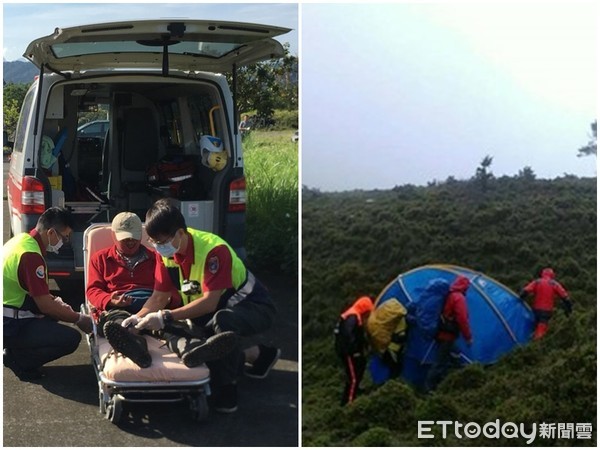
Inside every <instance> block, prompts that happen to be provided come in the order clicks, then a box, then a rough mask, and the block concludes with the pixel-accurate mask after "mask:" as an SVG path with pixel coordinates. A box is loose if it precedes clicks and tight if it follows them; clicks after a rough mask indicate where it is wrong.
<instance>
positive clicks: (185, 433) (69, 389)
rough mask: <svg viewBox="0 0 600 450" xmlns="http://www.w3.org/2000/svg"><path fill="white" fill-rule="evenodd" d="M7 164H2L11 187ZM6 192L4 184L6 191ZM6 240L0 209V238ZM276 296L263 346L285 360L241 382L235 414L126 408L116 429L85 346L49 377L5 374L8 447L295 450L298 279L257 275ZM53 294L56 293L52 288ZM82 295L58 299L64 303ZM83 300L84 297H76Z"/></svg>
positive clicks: (177, 407)
mask: <svg viewBox="0 0 600 450" xmlns="http://www.w3.org/2000/svg"><path fill="white" fill-rule="evenodd" d="M6 170H7V164H6V163H5V164H4V180H6ZM4 185H5V184H4ZM8 236H9V225H8V211H7V206H6V201H3V237H4V242H6V240H7V239H8ZM256 275H257V277H258V278H259V279H261V281H263V282H264V284H266V285H267V287H268V288H269V290H270V291H271V295H272V297H273V299H274V300H275V302H276V304H277V307H278V311H279V313H278V321H277V323H276V324H275V325H274V327H273V328H272V329H271V330H269V331H268V332H267V333H266V334H265V335H264V336H263V337H262V339H261V342H264V343H266V344H272V345H278V346H279V347H280V348H281V350H282V355H281V359H280V360H279V361H278V363H277V364H276V365H275V367H274V368H273V370H272V371H271V373H270V374H269V376H268V377H267V378H266V379H264V380H254V379H250V378H247V377H242V378H241V379H240V380H239V389H238V390H239V395H238V405H239V408H238V411H237V412H235V413H232V414H220V413H217V412H213V411H211V412H210V415H209V417H208V419H207V421H206V422H203V423H198V422H194V421H193V420H192V417H191V414H190V412H189V409H188V406H187V404H186V403H175V404H159V403H154V404H125V409H124V413H123V418H122V419H121V422H120V423H119V424H118V425H113V424H112V423H110V422H109V421H108V420H107V419H105V418H104V416H103V415H102V414H100V412H99V408H98V385H97V379H96V375H95V373H94V370H93V367H92V365H91V362H90V352H89V349H88V347H87V344H86V341H85V339H82V342H81V344H80V346H79V348H78V349H77V351H76V352H75V353H73V354H71V355H68V356H66V357H64V358H61V359H59V360H57V361H54V362H52V363H50V364H47V365H46V366H44V367H45V371H46V374H47V376H46V377H45V378H43V379H42V380H41V381H38V382H22V381H20V380H19V379H18V378H17V377H16V376H15V375H14V374H13V373H12V371H11V370H9V369H7V368H4V370H3V402H4V403H3V408H4V416H3V446H5V447H19V446H27V447H49V446H65V447H68V446H78V447H88V446H92V447H112V446H119V447H128V446H144V447H175V446H194V447H221V446H230V447H234V446H235V447H238V446H261V447H262V446H265V447H271V446H277V447H286V446H287V447H290V446H291V447H297V446H298V445H299V436H298V429H299V425H298V421H299V414H298V406H299V389H298V288H297V282H296V280H293V279H285V278H282V277H279V276H270V275H269V274H261V273H257V274H256ZM51 288H52V289H55V288H56V285H55V284H54V283H52V284H51ZM76 294H77V293H67V292H63V293H61V296H63V297H67V296H68V295H76ZM78 295H80V294H78Z"/></svg>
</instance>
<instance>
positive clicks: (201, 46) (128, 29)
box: [23, 20, 290, 73]
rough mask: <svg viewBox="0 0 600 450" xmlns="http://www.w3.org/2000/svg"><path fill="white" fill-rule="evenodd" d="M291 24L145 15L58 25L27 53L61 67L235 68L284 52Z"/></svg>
mask: <svg viewBox="0 0 600 450" xmlns="http://www.w3.org/2000/svg"><path fill="white" fill-rule="evenodd" d="M289 31H290V29H288V28H280V27H272V26H268V25H257V24H250V23H240V22H222V21H208V20H144V21H132V22H113V23H105V24H96V25H85V26H77V27H71V28H63V29H61V28H57V29H56V30H55V31H54V33H53V34H51V35H49V36H46V37H42V38H39V39H36V40H35V41H33V42H31V43H30V44H29V46H28V47H27V50H26V51H25V54H24V55H23V56H24V57H25V58H27V59H29V60H30V61H31V62H32V63H33V64H35V65H36V66H37V67H38V68H41V66H42V64H43V65H44V66H45V67H47V68H48V69H50V70H53V71H56V72H68V71H81V70H89V69H132V68H148V69H157V68H162V70H163V73H165V72H166V73H168V71H169V69H178V70H183V71H208V72H216V73H225V72H231V71H232V68H233V66H234V65H236V66H237V67H241V66H244V65H248V64H252V63H255V62H258V61H262V60H266V59H270V58H276V57H280V56H283V54H284V49H283V46H282V45H281V44H280V43H279V42H277V41H276V40H274V39H273V37H275V36H279V35H282V34H285V33H287V32H289Z"/></svg>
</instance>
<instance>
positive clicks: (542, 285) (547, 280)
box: [519, 267, 573, 339]
mask: <svg viewBox="0 0 600 450" xmlns="http://www.w3.org/2000/svg"><path fill="white" fill-rule="evenodd" d="M554 276H555V275H554V270H552V268H550V267H547V268H545V269H543V270H542V273H541V277H540V278H538V279H537V280H533V281H531V282H530V283H529V284H527V286H525V287H524V288H523V289H522V290H521V294H520V295H519V297H520V298H521V299H522V300H525V298H527V295H528V294H533V296H534V298H533V304H532V305H531V308H532V309H533V313H534V314H535V322H536V324H535V331H534V332H533V339H540V338H541V337H542V336H544V335H545V334H546V332H547V331H548V322H549V321H550V318H551V317H552V314H553V312H554V299H555V297H559V298H560V299H561V307H562V308H563V310H564V311H565V314H566V315H567V316H569V315H570V314H571V311H572V309H573V302H572V301H571V299H569V294H568V292H567V291H566V289H565V288H564V287H563V286H562V285H561V284H560V283H559V282H558V281H556V280H555V279H554Z"/></svg>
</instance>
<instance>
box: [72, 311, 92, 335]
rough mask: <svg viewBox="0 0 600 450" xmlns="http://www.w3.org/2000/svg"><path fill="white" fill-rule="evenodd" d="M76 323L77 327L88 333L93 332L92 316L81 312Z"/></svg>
mask: <svg viewBox="0 0 600 450" xmlns="http://www.w3.org/2000/svg"><path fill="white" fill-rule="evenodd" d="M75 325H77V327H78V328H79V329H80V330H81V331H83V332H84V333H86V334H89V333H91V332H92V331H93V329H94V327H93V325H92V318H91V317H90V316H87V315H85V314H81V313H79V319H77V322H75Z"/></svg>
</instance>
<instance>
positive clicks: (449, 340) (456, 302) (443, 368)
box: [425, 275, 473, 392]
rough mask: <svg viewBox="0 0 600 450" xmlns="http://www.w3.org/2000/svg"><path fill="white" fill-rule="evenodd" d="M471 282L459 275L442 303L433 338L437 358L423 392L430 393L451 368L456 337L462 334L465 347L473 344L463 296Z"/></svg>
mask: <svg viewBox="0 0 600 450" xmlns="http://www.w3.org/2000/svg"><path fill="white" fill-rule="evenodd" d="M470 284H471V282H470V281H469V279H468V278H466V277H463V276H462V275H459V276H458V277H456V280H454V282H453V283H452V285H451V286H450V292H449V294H448V296H447V297H446V300H445V302H444V307H443V309H442V314H441V317H440V325H439V328H438V333H437V335H436V337H435V339H436V341H437V343H438V346H437V347H438V348H437V356H436V359H435V361H434V363H433V364H432V365H431V368H430V369H429V372H427V378H426V380H425V391H426V392H430V391H431V390H433V389H435V388H436V387H437V385H438V384H439V383H440V382H441V381H442V380H443V379H444V377H445V376H446V375H447V374H448V371H449V370H450V367H451V366H452V360H453V357H452V351H454V343H455V341H456V339H458V336H459V335H460V334H462V336H463V338H464V339H465V341H466V343H467V345H471V344H472V343H473V337H472V335H471V327H470V326H469V313H468V310H467V299H466V298H465V295H466V293H467V290H468V289H469V285H470Z"/></svg>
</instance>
